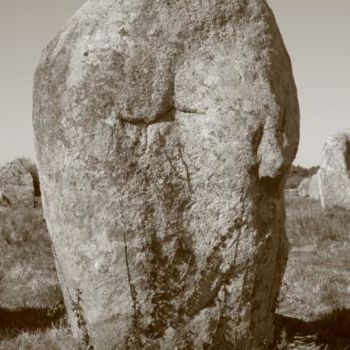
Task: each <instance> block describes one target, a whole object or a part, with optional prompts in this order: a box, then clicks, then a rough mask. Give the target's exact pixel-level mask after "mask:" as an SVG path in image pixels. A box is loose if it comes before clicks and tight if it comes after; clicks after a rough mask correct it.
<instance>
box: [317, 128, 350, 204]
mask: <svg viewBox="0 0 350 350" xmlns="http://www.w3.org/2000/svg"><path fill="white" fill-rule="evenodd" d="M349 171H350V129H348V130H344V131H343V132H340V133H337V134H335V135H334V136H332V137H329V138H328V140H327V141H326V143H325V145H324V147H323V151H322V158H321V167H320V170H319V173H318V174H319V186H320V197H321V204H322V206H323V207H332V206H335V205H337V206H341V207H343V208H346V209H350V173H349Z"/></svg>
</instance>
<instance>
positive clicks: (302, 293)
mask: <svg viewBox="0 0 350 350" xmlns="http://www.w3.org/2000/svg"><path fill="white" fill-rule="evenodd" d="M286 204H287V222H286V226H287V233H288V237H289V241H290V254H289V261H288V266H287V270H286V274H285V278H284V281H283V285H282V290H281V294H280V300H279V307H278V315H277V325H278V327H277V331H276V332H277V340H278V345H276V350H350V254H349V252H350V212H348V211H345V210H343V209H340V208H334V209H329V210H325V209H322V208H321V206H320V204H319V203H318V202H316V201H313V200H310V199H305V198H298V197H290V198H286ZM0 219H1V217H0ZM33 220H38V218H37V219H33ZM25 221H26V220H25ZM35 222H37V221H35ZM37 223H38V222H37ZM37 228H38V232H39V231H40V230H42V229H43V228H42V226H41V224H38V227H37ZM7 232H9V230H7ZM42 234H44V231H42V233H41V234H38V237H42V236H41V235H42ZM40 239H41V238H40ZM20 242H21V240H20ZM27 242H28V241H27ZM30 242H31V241H30V240H29V243H30ZM32 243H33V244H34V246H35V245H36V244H41V245H40V246H36V249H35V252H36V254H44V255H42V256H41V257H37V256H34V255H32V259H33V265H32V266H33V267H32V272H33V273H34V272H35V271H39V270H38V266H39V265H40V261H41V264H42V262H43V261H46V259H48V260H47V261H50V263H49V264H48V270H47V271H46V272H45V273H44V272H42V271H41V272H35V274H37V275H39V276H40V275H41V274H42V273H44V275H45V276H46V277H45V278H43V279H42V280H40V281H41V282H40V283H44V284H45V283H47V284H48V285H49V286H54V285H55V284H54V283H53V282H52V280H51V279H52V278H53V277H49V276H50V273H51V274H52V268H53V265H52V263H53V262H52V257H51V256H47V257H45V256H46V255H50V252H49V250H48V246H47V243H45V244H43V243H42V242H41V243H40V242H38V241H36V242H34V241H33V242H32ZM12 244H13V243H12ZM19 244H23V243H19ZM30 244H31V243H30ZM34 246H33V249H34ZM26 249H29V248H26ZM31 249H32V248H30V249H29V251H30V250H31ZM40 250H43V251H42V252H41V253H39V251H40ZM33 254H34V251H33ZM43 259H44V260H43ZM17 260H18V256H16V259H15V258H13V265H14V266H18V264H19V262H18V261H17ZM19 261H21V260H19ZM50 271H51V272H50ZM14 281H15V280H13V287H15V282H14ZM43 288H44V287H43ZM50 288H51V287H50ZM50 288H49V289H50ZM54 294H55V293H54ZM54 294H53V295H54ZM50 298H52V297H50ZM54 298H56V297H54ZM31 316H33V315H31ZM34 316H35V315H34ZM37 316H38V315H37ZM39 316H40V315H39ZM44 316H45V315H44ZM35 317H36V316H35ZM39 319H40V317H39ZM47 320H49V319H46V321H47ZM51 321H52V322H54V321H57V319H56V318H55V317H52V319H51ZM51 321H50V322H46V323H45V320H43V322H42V323H39V324H38V326H37V327H36V328H38V329H41V330H36V331H33V330H30V329H28V328H26V327H19V328H20V329H19V330H18V334H16V333H14V332H13V330H12V332H9V331H8V330H7V331H3V332H2V333H1V332H0V339H2V340H0V350H15V349H16V350H44V349H45V350H51V349H52V350H63V349H64V350H66V349H67V350H78V349H79V347H78V345H77V344H76V343H75V342H74V341H73V340H72V339H71V337H70V334H69V331H68V330H67V328H66V326H65V325H64V324H63V323H62V322H61V323H58V324H57V322H56V323H55V325H52V326H50V327H49V328H46V329H45V327H46V326H47V325H48V324H51ZM23 329H25V330H23ZM218 350H220V349H218Z"/></svg>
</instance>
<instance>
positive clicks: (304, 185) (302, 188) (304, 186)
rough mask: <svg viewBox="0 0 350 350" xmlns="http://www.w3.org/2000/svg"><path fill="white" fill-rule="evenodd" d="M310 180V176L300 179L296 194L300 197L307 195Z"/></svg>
mask: <svg viewBox="0 0 350 350" xmlns="http://www.w3.org/2000/svg"><path fill="white" fill-rule="evenodd" d="M310 181H311V178H310V177H307V178H305V179H304V180H303V181H301V183H300V185H299V187H298V194H299V196H300V197H309V190H310Z"/></svg>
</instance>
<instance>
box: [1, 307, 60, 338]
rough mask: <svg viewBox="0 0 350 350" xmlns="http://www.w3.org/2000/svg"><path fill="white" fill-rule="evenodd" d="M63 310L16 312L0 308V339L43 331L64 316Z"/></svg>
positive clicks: (24, 310) (25, 310) (21, 310)
mask: <svg viewBox="0 0 350 350" xmlns="http://www.w3.org/2000/svg"><path fill="white" fill-rule="evenodd" d="M65 314H66V312H65V310H64V308H58V309H57V310H54V311H52V310H50V309H30V308H28V309H20V310H16V311H12V310H7V309H3V308H0V339H1V338H3V337H4V336H6V338H9V337H10V338H11V337H16V336H17V335H18V334H19V333H21V332H26V331H33V330H44V329H47V328H50V327H51V326H53V325H55V324H58V323H59V321H60V320H61V319H62V318H63V317H64V316H65Z"/></svg>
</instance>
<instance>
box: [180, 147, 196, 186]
mask: <svg viewBox="0 0 350 350" xmlns="http://www.w3.org/2000/svg"><path fill="white" fill-rule="evenodd" d="M177 148H178V152H179V156H180V159H181V162H182V164H183V166H184V168H185V174H186V182H187V186H188V190H189V192H190V193H192V192H193V190H192V183H191V176H190V172H189V170H188V165H187V163H186V162H185V160H184V158H183V155H182V149H181V145H180V144H178V145H177Z"/></svg>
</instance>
